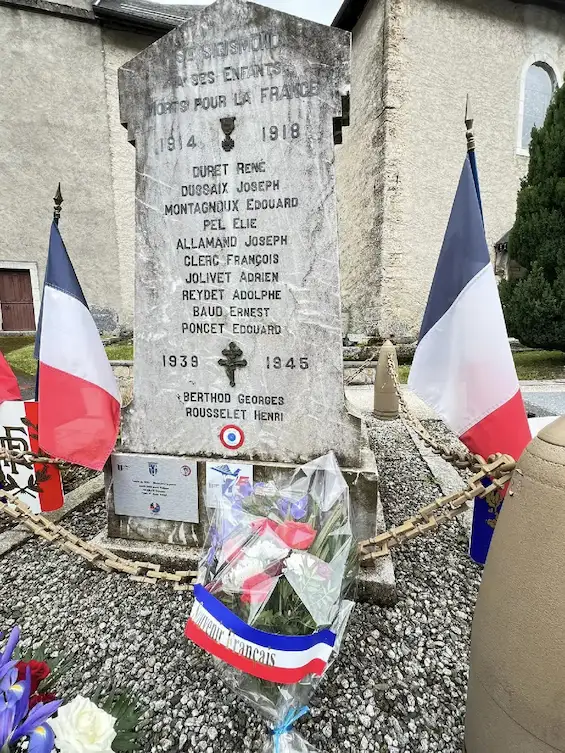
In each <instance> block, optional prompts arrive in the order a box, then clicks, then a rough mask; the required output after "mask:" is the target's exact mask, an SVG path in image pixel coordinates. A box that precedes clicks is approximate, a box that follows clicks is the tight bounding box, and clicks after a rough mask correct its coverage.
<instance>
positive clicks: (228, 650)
mask: <svg viewBox="0 0 565 753" xmlns="http://www.w3.org/2000/svg"><path fill="white" fill-rule="evenodd" d="M194 599H195V601H194V606H193V608H192V612H191V614H190V619H189V621H188V623H187V625H186V628H185V631H184V634H185V636H186V637H187V638H189V639H190V640H191V641H193V642H194V643H196V645H197V646H200V648H202V649H204V651H207V652H208V653H209V654H212V655H213V656H215V657H217V658H218V659H220V660H221V661H223V662H225V663H226V664H229V665H230V666H232V667H235V668H236V669H239V670H241V671H242V672H245V673H246V674H249V675H253V676H254V677H260V678H261V679H263V680H269V681H270V682H276V683H280V684H282V685H294V684H295V683H297V682H300V681H301V680H303V679H304V678H305V677H306V676H307V675H312V674H313V675H319V676H321V675H322V674H323V673H324V670H325V669H326V666H327V664H328V660H329V658H330V656H331V653H332V651H333V649H334V645H335V642H336V639H337V638H336V634H335V633H334V632H332V631H331V630H319V631H318V632H317V633H313V634H312V635H301V636H293V635H277V634H274V633H266V632H264V631H263V630H257V628H254V627H251V625H248V624H247V623H246V622H243V620H241V619H240V618H239V617H237V616H236V615H235V614H234V613H233V612H231V611H230V610H229V609H228V608H227V607H226V606H225V605H224V604H222V603H221V602H220V601H218V599H216V597H215V596H213V595H212V594H211V593H209V591H207V590H206V589H205V588H204V586H202V585H196V586H194Z"/></svg>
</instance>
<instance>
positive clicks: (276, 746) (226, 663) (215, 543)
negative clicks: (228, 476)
mask: <svg viewBox="0 0 565 753" xmlns="http://www.w3.org/2000/svg"><path fill="white" fill-rule="evenodd" d="M227 488H228V489H229V490H230V493H229V494H224V496H223V498H222V500H221V502H220V503H219V504H218V503H217V502H216V504H217V505H218V506H217V507H216V508H215V510H214V511H213V518H212V521H211V527H210V530H209V533H208V540H207V545H206V547H205V549H204V555H203V558H202V561H201V563H200V570H199V577H198V584H197V585H196V586H195V588H194V596H195V602H194V606H193V609H192V612H191V615H190V619H189V621H188V623H187V626H186V630H185V635H186V637H187V638H189V639H191V640H192V641H194V643H196V644H197V645H198V646H200V647H201V648H203V649H204V650H206V651H208V652H209V653H210V654H213V655H214V656H215V657H217V658H218V659H219V660H220V662H221V667H222V671H223V677H224V680H225V681H226V682H227V684H228V685H230V686H231V687H232V688H233V689H234V690H235V691H236V692H237V693H238V694H239V695H240V696H241V697H243V698H244V699H246V700H247V701H248V702H249V703H250V704H251V705H252V706H253V707H254V708H255V709H256V710H257V711H259V713H261V714H262V715H263V716H265V717H266V718H267V719H268V720H269V721H270V722H271V724H272V725H273V727H274V730H273V738H272V739H271V740H269V742H268V743H267V745H266V746H265V749H264V750H265V753H268V751H272V750H274V751H276V753H306V751H311V750H312V748H311V747H310V746H309V745H308V744H307V743H306V742H305V741H304V740H303V739H302V738H301V737H300V736H299V735H298V734H297V733H296V732H293V731H292V725H293V723H294V722H295V721H296V720H297V719H298V718H299V717H300V716H302V715H303V714H304V713H306V712H307V711H308V708H307V705H306V704H307V702H308V699H309V698H310V696H311V695H312V693H313V692H314V690H315V689H316V687H317V685H318V684H319V682H320V680H321V678H322V677H323V675H324V674H325V672H326V670H327V668H328V667H329V665H330V663H331V662H332V661H333V660H334V659H335V657H336V656H337V653H338V650H339V645H340V642H341V638H342V636H343V633H344V631H345V627H346V624H347V620H348V618H349V615H350V613H351V610H352V608H353V602H352V601H349V600H347V599H346V596H347V593H348V591H349V589H350V587H351V586H352V584H353V583H354V579H355V572H356V564H357V557H356V545H355V542H354V539H353V535H352V531H351V518H350V509H349V489H348V486H347V484H346V482H345V480H344V478H343V476H342V474H341V472H340V470H339V467H338V465H337V461H336V459H335V456H334V455H333V453H329V454H328V455H325V456H323V457H321V458H319V459H317V460H315V461H313V462H311V463H308V464H307V465H304V466H302V467H301V468H299V469H298V470H297V471H296V473H295V474H294V476H293V478H292V480H291V482H290V484H289V485H288V486H287V487H285V488H282V489H280V490H279V489H278V488H277V487H276V486H275V484H274V483H272V482H269V483H267V484H256V485H255V486H254V487H253V488H252V487H251V485H250V484H246V485H240V484H232V485H230V486H229V487H227Z"/></svg>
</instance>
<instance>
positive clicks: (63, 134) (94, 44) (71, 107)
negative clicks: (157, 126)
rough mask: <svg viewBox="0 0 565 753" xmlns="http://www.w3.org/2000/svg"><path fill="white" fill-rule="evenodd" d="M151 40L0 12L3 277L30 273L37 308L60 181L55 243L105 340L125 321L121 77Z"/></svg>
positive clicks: (128, 177) (128, 223) (129, 220)
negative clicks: (61, 246)
mask: <svg viewBox="0 0 565 753" xmlns="http://www.w3.org/2000/svg"><path fill="white" fill-rule="evenodd" d="M71 1H72V4H73V5H76V6H77V7H80V0H71ZM71 1H69V2H68V3H67V4H69V5H70V4H71ZM154 39H155V37H153V36H146V35H142V34H134V33H127V32H121V31H110V30H106V29H102V28H101V27H100V26H99V24H97V23H88V22H84V21H80V20H75V19H73V18H60V17H57V16H56V15H53V14H51V13H31V12H28V11H26V10H24V9H21V8H17V7H14V6H0V44H1V45H2V50H3V54H2V76H1V77H0V99H1V101H2V118H0V168H1V170H2V180H1V181H0V228H1V231H0V232H1V234H2V235H1V237H2V248H1V250H0V268H11V267H16V268H24V269H30V270H31V279H32V286H33V288H34V297H35V292H36V289H37V288H38V286H41V285H42V284H43V275H44V271H45V264H46V260H47V250H48V241H49V227H50V224H51V219H52V213H53V199H52V197H53V196H54V194H55V190H56V188H57V183H58V182H59V181H60V182H61V190H62V193H63V197H64V201H63V208H62V216H61V220H60V228H61V232H62V235H63V238H64V240H65V244H66V246H67V250H68V251H69V255H70V257H71V259H72V261H73V264H74V266H75V269H76V272H77V276H78V278H79V280H80V282H81V285H82V287H83V290H84V293H85V296H86V299H87V301H88V302H89V305H90V308H91V310H92V312H93V314H94V316H95V319H96V321H97V324H98V326H99V327H100V329H102V330H104V331H115V330H116V329H117V328H118V327H126V328H131V326H132V321H133V258H134V219H133V202H134V175H135V173H134V169H135V168H134V149H133V147H132V146H131V145H130V144H129V143H128V141H127V132H126V130H125V129H124V128H123V127H122V126H121V124H120V121H119V114H118V93H117V68H118V67H119V66H120V65H122V64H123V63H124V62H126V61H127V60H129V59H130V58H132V57H134V56H135V55H136V54H138V53H139V52H140V51H141V50H142V49H144V48H145V47H146V46H147V45H149V44H151V43H152V42H153V41H154ZM35 308H36V309H37V305H36V306H35ZM35 313H36V316H37V314H38V311H37V310H36V312H35Z"/></svg>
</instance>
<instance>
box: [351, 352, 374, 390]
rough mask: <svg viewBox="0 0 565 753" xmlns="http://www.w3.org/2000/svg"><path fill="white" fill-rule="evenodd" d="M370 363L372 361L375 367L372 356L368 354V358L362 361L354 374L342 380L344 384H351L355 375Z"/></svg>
mask: <svg viewBox="0 0 565 753" xmlns="http://www.w3.org/2000/svg"><path fill="white" fill-rule="evenodd" d="M345 363H347V361H345ZM370 363H374V364H375V368H376V366H377V362H376V361H375V360H374V357H373V356H370V357H369V358H367V360H366V361H363V363H362V364H361V366H360V367H359V368H358V369H357V371H356V372H355V373H354V374H352V375H351V376H350V377H347V379H345V380H344V384H345V386H346V387H347V386H348V385H349V384H351V382H352V381H353V380H354V379H355V377H356V376H358V375H359V374H360V373H361V372H362V371H365V369H366V368H367V366H368V365H369V364H370Z"/></svg>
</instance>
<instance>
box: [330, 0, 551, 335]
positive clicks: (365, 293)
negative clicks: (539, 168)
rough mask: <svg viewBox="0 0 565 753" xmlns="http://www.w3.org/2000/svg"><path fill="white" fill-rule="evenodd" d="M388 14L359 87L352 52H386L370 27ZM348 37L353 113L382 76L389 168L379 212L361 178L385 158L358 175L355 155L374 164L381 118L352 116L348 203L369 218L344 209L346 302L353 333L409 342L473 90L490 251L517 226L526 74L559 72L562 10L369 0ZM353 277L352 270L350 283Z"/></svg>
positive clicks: (344, 184) (505, 0) (470, 1)
mask: <svg viewBox="0 0 565 753" xmlns="http://www.w3.org/2000/svg"><path fill="white" fill-rule="evenodd" d="M383 9H384V10H383ZM383 14H384V39H385V43H386V45H387V46H386V47H385V51H384V54H385V61H384V65H383V69H382V73H381V74H379V73H377V74H375V75H372V77H369V79H364V80H363V81H359V76H360V75H363V76H365V77H366V76H367V71H362V70H360V68H359V64H358V63H355V56H356V55H357V57H361V59H363V58H364V57H367V56H369V54H370V53H369V50H368V49H366V47H367V46H369V47H371V46H372V47H371V49H373V51H374V50H375V49H376V50H377V53H378V54H379V55H380V53H381V50H382V42H381V37H380V35H377V36H374V35H373V36H372V37H371V35H365V34H364V30H365V29H368V28H373V29H381V28H382V24H383V22H382V19H383ZM379 19H380V20H379ZM353 38H354V48H353V50H354V51H353V55H354V66H353V70H354V78H353V92H352V112H353V113H355V112H356V111H357V112H358V111H359V109H361V108H363V107H364V106H365V104H366V102H365V99H366V93H365V89H366V88H367V87H370V86H373V87H374V89H375V91H380V89H381V88H382V87H381V84H380V83H379V80H380V77H384V79H385V80H386V82H387V89H386V92H385V97H386V102H385V104H387V105H389V109H388V110H387V112H388V115H389V118H388V127H387V130H386V143H385V145H384V149H383V147H382V146H381V147H380V150H381V151H379V154H381V153H384V162H385V165H384V171H383V172H384V178H383V180H384V186H383V187H382V188H381V189H380V190H381V193H382V196H383V197H384V203H383V204H382V206H377V208H375V206H374V204H375V202H374V201H373V194H371V192H370V191H369V189H368V188H367V186H365V185H364V183H363V181H362V180H361V177H362V174H363V172H362V171H364V172H365V173H367V172H369V173H370V172H371V169H374V170H377V166H379V168H381V169H382V157H379V156H377V155H376V154H374V155H373V158H372V164H371V167H369V166H364V167H363V168H360V167H359V166H358V165H357V164H356V163H357V162H358V159H359V155H360V154H362V153H363V148H362V146H359V147H357V151H356V153H354V151H353V149H352V144H357V143H358V142H359V141H364V144H365V146H366V148H365V158H367V159H368V158H369V156H368V154H367V149H368V147H369V145H370V144H371V143H373V144H374V142H375V141H378V140H379V139H380V138H381V137H382V129H381V128H380V125H379V122H378V121H374V122H373V124H372V125H369V124H367V123H366V122H365V123H363V122H362V121H361V120H360V119H359V118H358V119H357V120H356V119H352V124H351V127H350V129H349V131H350V132H349V134H347V129H346V138H347V139H349V141H348V142H346V143H344V146H343V147H342V148H341V149H342V151H341V154H340V157H339V160H340V161H341V165H340V172H339V173H338V178H339V180H340V183H339V186H338V188H339V190H340V193H341V206H342V207H343V206H346V207H347V205H349V204H353V205H355V204H357V205H359V206H360V207H363V208H364V210H365V212H366V217H365V219H364V220H363V221H360V217H359V216H358V217H357V218H356V217H355V216H352V214H351V210H348V209H346V210H345V211H342V213H341V222H342V226H341V235H342V244H341V245H342V254H343V255H344V256H345V257H346V258H344V259H343V261H342V265H343V269H344V275H343V278H344V292H343V295H344V301H345V305H346V306H350V307H351V309H352V326H351V327H350V331H351V332H356V333H357V332H359V333H365V334H370V335H379V336H384V337H387V336H392V337H393V338H394V339H396V340H397V341H410V340H414V339H415V338H416V337H417V334H418V330H419V327H420V323H421V318H422V315H423V311H424V307H425V303H426V300H427V296H428V292H429V287H430V284H431V280H432V277H433V273H434V270H435V266H436V263H437V258H438V254H439V250H440V247H441V243H442V239H443V235H444V232H445V227H446V224H447V221H448V218H449V212H450V209H451V205H452V202H453V198H454V195H455V190H456V187H457V181H458V178H459V174H460V171H461V167H462V164H463V159H464V156H465V150H466V141H465V126H464V122H463V119H464V112H465V99H466V95H467V93H469V94H470V95H471V97H472V104H473V114H474V117H475V134H476V141H477V159H478V166H479V175H480V181H481V190H482V199H483V205H484V213H485V225H486V233H487V240H488V243H489V247H490V248H491V250H492V249H493V245H494V243H495V242H496V241H497V240H498V239H499V238H500V237H501V236H502V235H503V234H504V233H505V232H506V231H507V230H509V229H510V228H511V226H512V224H513V221H514V215H515V209H516V194H517V191H518V188H519V185H520V179H521V178H522V176H523V175H524V174H525V172H526V170H527V156H524V155H523V154H521V153H519V150H517V148H516V145H517V142H518V115H519V108H520V95H521V81H522V76H523V72H524V71H525V70H526V69H527V67H528V65H529V64H531V63H532V62H534V61H535V60H536V59H538V60H543V61H546V62H550V63H551V64H552V65H553V67H554V68H555V72H556V75H557V76H558V77H559V78H560V77H561V74H562V71H563V70H564V69H565V15H564V14H561V13H557V12H554V11H550V10H548V9H545V8H540V7H534V6H531V5H527V4H516V3H513V2H510V1H509V0H372V2H370V3H369V5H368V7H367V8H366V10H365V15H364V17H363V18H362V19H361V21H360V22H359V24H358V25H357V28H356V30H355V32H354V37H353ZM356 71H357V73H358V76H357V77H355V72H356ZM360 125H361V126H363V127H362V128H361V129H360V128H359V126H360ZM338 149H339V148H338ZM343 163H345V167H347V166H348V165H349V170H356V171H357V178H358V180H357V183H356V182H355V181H354V180H352V179H351V178H349V179H348V178H347V177H345V178H344V173H345V174H346V175H347V171H346V170H344V164H343ZM338 164H339V163H338ZM352 165H353V166H352ZM369 198H371V202H369V200H368V199H369ZM356 220H357V221H356ZM381 220H382V221H383V224H382V227H381V228H380V229H378V228H375V223H377V224H379V223H380V222H381ZM367 228H372V233H371V235H370V237H368V233H367ZM344 236H345V238H346V239H345V240H344ZM348 270H356V272H355V276H354V274H353V273H352V272H349V271H348ZM375 280H378V281H379V286H378V292H376V285H375Z"/></svg>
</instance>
